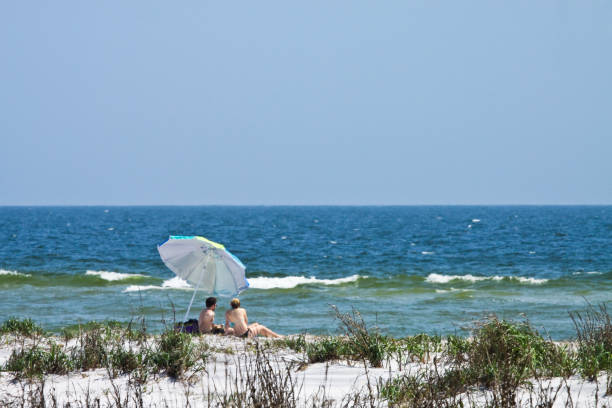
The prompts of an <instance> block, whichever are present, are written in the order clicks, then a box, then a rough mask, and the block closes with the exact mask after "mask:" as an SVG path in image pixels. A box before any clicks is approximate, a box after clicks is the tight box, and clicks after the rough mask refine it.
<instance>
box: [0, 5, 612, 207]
mask: <svg viewBox="0 0 612 408" xmlns="http://www.w3.org/2000/svg"><path fill="white" fill-rule="evenodd" d="M0 56H1V57H0V59H1V62H0V152H1V153H0V205H209V204H230V205H319V204H321V205H345V204H349V205H423V204H434V205H438V204H440V205H446V204H450V205H455V204H459V205H462V204H467V205H469V204H612V177H611V176H612V2H611V1H609V0H593V1H589V0H585V1H570V0H558V1H546V0H542V1H535V2H534V1H531V0H528V1H522V0H512V1H491V0H486V1H450V0H448V1H437V0H422V1H416V0H414V1H413V0H401V1H392V0H389V1H383V2H373V1H359V0H335V1H308V2H288V1H257V2H227V1H214V2H213V1H205V0H197V1H191V0H185V1H180V2H168V1H151V0H147V1H144V0H143V1H137V0H134V1H128V2H126V1H116V0H108V1H99V2H87V1H85V2H84V1H81V0H78V1H76V0H75V1H39V2H27V1H4V2H1V3H0Z"/></svg>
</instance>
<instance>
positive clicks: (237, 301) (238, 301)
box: [230, 298, 240, 309]
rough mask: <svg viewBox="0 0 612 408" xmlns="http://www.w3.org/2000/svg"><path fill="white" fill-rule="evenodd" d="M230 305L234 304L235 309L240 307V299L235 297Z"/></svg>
mask: <svg viewBox="0 0 612 408" xmlns="http://www.w3.org/2000/svg"><path fill="white" fill-rule="evenodd" d="M230 306H232V308H233V309H238V308H239V307H240V299H238V298H233V299H232V300H231V302H230Z"/></svg>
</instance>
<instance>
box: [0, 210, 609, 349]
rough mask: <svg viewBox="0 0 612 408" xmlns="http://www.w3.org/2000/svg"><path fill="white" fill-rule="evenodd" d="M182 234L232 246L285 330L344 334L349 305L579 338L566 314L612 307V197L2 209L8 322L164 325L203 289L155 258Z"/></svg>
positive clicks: (423, 322)
mask: <svg viewBox="0 0 612 408" xmlns="http://www.w3.org/2000/svg"><path fill="white" fill-rule="evenodd" d="M169 235H202V236H205V237H207V238H209V239H211V240H214V241H217V242H221V243H223V244H225V245H226V247H227V248H228V249H229V250H230V251H232V253H233V254H235V255H236V256H237V257H239V258H240V259H241V260H242V261H243V263H244V264H245V265H246V266H247V278H248V279H249V282H250V284H251V288H250V289H249V290H247V291H246V292H244V293H243V294H242V295H241V296H240V298H241V300H242V302H243V305H244V306H245V307H246V308H247V310H248V312H249V318H250V320H251V321H259V322H261V323H263V324H265V325H267V326H269V327H271V328H273V329H274V330H276V331H278V332H281V333H285V334H288V333H300V332H309V333H334V332H336V330H337V322H336V321H335V320H334V319H333V314H332V312H331V308H330V305H337V306H338V307H339V308H340V310H342V311H349V310H350V309H351V307H355V308H357V309H358V310H359V311H361V313H362V314H363V315H364V317H365V318H366V320H367V321H368V322H370V323H372V324H377V325H378V326H379V327H380V328H381V329H382V331H383V332H385V333H388V334H392V335H395V336H404V335H412V334H415V333H418V332H427V333H433V334H449V333H457V334H465V333H466V332H465V330H464V329H465V327H469V325H470V324H471V323H472V322H473V321H475V320H478V319H480V318H482V317H483V316H486V315H488V314H491V313H495V314H497V315H498V316H500V317H504V318H509V319H522V318H524V316H527V318H529V320H530V321H531V322H532V323H533V324H534V325H535V326H536V327H538V328H540V329H543V330H545V331H546V332H547V333H549V334H550V335H551V336H552V337H553V338H558V339H559V338H569V337H571V336H573V327H572V324H571V321H570V319H569V317H568V311H572V310H581V309H583V308H584V306H585V302H586V300H588V301H589V302H591V303H601V302H610V300H612V292H611V291H610V290H611V289H612V207H610V206H586V207H580V206H572V207H562V206H560V207H557V206H554V207H530V206H525V207H522V206H510V207H496V206H494V207H486V206H485V207H476V206H474V207H463V206H460V207H444V206H424V207H32V208H30V207H0V244H1V245H0V316H1V317H2V320H4V319H6V318H8V317H9V316H16V317H20V318H21V317H31V318H33V319H34V320H36V321H37V322H39V323H41V324H42V325H43V326H44V327H45V328H46V329H49V330H57V329H58V328H60V327H63V326H67V325H71V324H75V323H78V322H86V321H89V320H105V319H114V320H120V321H130V320H134V319H138V318H139V317H143V316H144V317H145V319H146V321H147V325H148V326H149V327H150V328H151V329H152V330H161V329H162V328H163V326H164V324H167V323H168V322H171V321H172V320H173V318H174V313H173V308H174V311H175V314H176V318H177V319H179V320H180V319H182V317H183V314H184V313H185V310H186V307H187V305H188V303H189V300H190V297H191V294H192V289H190V288H189V287H187V286H186V285H185V283H184V282H181V281H179V280H177V279H176V278H174V275H173V273H172V272H171V271H170V270H168V269H167V268H166V267H165V266H164V264H163V263H162V262H161V260H160V258H159V255H158V253H157V245H158V244H161V243H163V242H164V241H165V240H166V239H167V238H168V236H169ZM204 298H205V295H204V294H200V295H199V296H198V297H197V298H196V302H195V304H196V305H197V306H196V308H194V311H193V312H192V313H191V315H192V317H195V316H196V315H197V310H196V309H197V308H199V307H201V306H202V304H203V301H204ZM228 300H229V299H225V298H220V299H219V301H220V303H221V306H220V307H219V309H218V311H219V312H222V311H223V310H224V309H225V305H226V304H227V303H228ZM218 314H219V316H218V317H219V318H220V317H221V316H222V313H218Z"/></svg>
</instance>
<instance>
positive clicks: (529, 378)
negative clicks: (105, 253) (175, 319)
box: [0, 304, 612, 407]
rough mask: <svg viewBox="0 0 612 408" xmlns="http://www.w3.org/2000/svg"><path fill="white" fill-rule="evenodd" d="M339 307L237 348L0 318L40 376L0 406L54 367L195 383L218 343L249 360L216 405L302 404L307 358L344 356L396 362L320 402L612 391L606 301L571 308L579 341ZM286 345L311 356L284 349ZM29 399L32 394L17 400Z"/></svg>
mask: <svg viewBox="0 0 612 408" xmlns="http://www.w3.org/2000/svg"><path fill="white" fill-rule="evenodd" d="M334 311H335V313H336V320H337V322H338V323H339V326H340V329H341V333H340V334H339V335H337V336H319V337H314V336H308V335H297V336H290V337H286V338H284V339H278V340H263V341H246V343H245V344H248V347H246V348H245V349H244V350H243V351H242V352H240V353H236V351H235V350H233V349H232V348H231V347H228V348H227V349H223V348H218V347H216V346H213V345H211V344H209V339H210V337H209V336H207V335H204V336H200V335H190V334H185V333H180V332H177V331H175V330H173V329H169V330H166V331H164V332H163V333H161V334H159V335H151V334H148V333H147V332H146V328H145V326H144V325H133V324H131V323H128V324H121V323H119V322H115V321H107V322H90V323H87V324H84V325H79V326H71V327H68V328H65V329H63V330H62V331H61V334H60V335H57V334H49V333H46V332H45V331H44V330H43V329H42V328H41V327H40V326H38V325H36V324H35V323H34V322H33V321H32V320H30V319H25V320H18V319H14V318H11V319H8V320H6V321H5V322H4V323H3V324H2V326H1V327H0V334H1V339H2V347H3V348H6V347H11V350H12V351H11V354H10V356H9V357H8V359H7V361H6V363H5V364H3V365H2V367H1V371H3V372H4V374H3V375H9V376H11V377H12V378H13V380H14V381H20V382H24V383H28V384H31V386H30V388H29V390H30V391H28V393H26V391H25V389H26V388H23V390H24V391H23V394H22V395H21V396H19V398H17V399H12V400H11V399H10V398H6V397H5V398H4V399H0V405H1V406H51V405H40V404H39V405H35V404H34V402H36V401H38V400H40V397H41V395H42V394H40V390H38V388H36V387H34V388H32V384H34V385H36V386H38V387H40V386H41V384H43V385H44V383H45V381H46V380H45V379H46V377H47V376H49V375H67V374H69V373H79V372H80V373H84V372H88V371H91V370H96V369H103V370H105V371H106V373H107V376H108V379H109V381H111V383H112V381H113V379H116V378H117V377H118V376H122V375H123V376H125V375H127V376H129V379H130V384H131V387H132V388H131V391H130V392H131V393H132V394H130V396H129V398H127V399H126V400H125V401H128V402H129V401H138V393H139V392H142V387H145V385H146V384H147V381H149V380H150V379H151V378H156V377H157V378H159V377H160V376H167V377H169V378H172V379H174V380H176V381H186V382H189V381H193V379H194V378H197V377H198V376H202V375H205V373H206V372H207V366H208V364H209V361H210V359H211V358H212V357H213V356H214V355H215V354H216V353H226V354H228V355H234V354H235V353H236V355H235V358H237V359H238V360H237V361H238V362H241V364H238V365H237V366H240V367H243V368H242V370H245V371H244V372H241V373H240V380H238V377H237V376H238V374H237V373H234V375H233V376H231V375H229V374H228V378H227V380H226V387H225V391H224V392H219V391H218V390H215V391H214V392H212V393H211V391H210V390H209V395H208V398H209V401H208V403H209V406H232V407H233V406H236V407H238V406H240V407H242V406H244V407H267V406H270V407H285V406H298V405H299V404H298V400H299V398H298V396H297V394H296V393H297V392H298V391H297V390H296V384H297V379H296V374H295V373H297V372H298V371H300V370H304V369H307V367H308V366H309V365H313V364H317V363H325V364H328V365H329V364H334V362H342V361H346V362H351V364H356V365H361V366H363V368H364V370H365V372H366V374H367V372H368V370H373V369H379V368H381V367H384V368H387V369H389V370H391V369H392V368H393V370H394V371H395V375H393V376H389V377H388V378H378V379H377V380H376V381H374V382H370V380H369V379H368V382H367V386H366V387H364V388H363V389H361V390H357V391H354V392H352V393H350V394H347V395H346V396H345V398H344V399H343V401H337V400H335V401H327V400H326V392H325V389H324V388H323V389H322V390H320V392H318V393H317V394H316V395H315V396H313V397H311V400H310V403H311V404H313V405H311V406H368V407H372V406H398V407H438V406H443V407H463V406H466V404H467V406H491V407H516V406H519V405H520V404H519V403H518V401H519V400H520V397H519V396H520V395H521V394H524V393H525V392H529V395H530V398H532V402H533V401H537V404H536V405H532V406H538V407H547V406H552V404H553V403H554V402H555V400H557V399H559V398H562V397H561V396H562V395H563V394H564V393H565V394H566V395H567V396H568V398H570V399H571V390H570V388H569V386H567V387H565V388H563V387H562V386H558V388H557V390H556V392H555V393H552V392H545V391H544V390H545V388H546V387H545V384H546V382H547V381H550V379H553V378H557V379H560V382H559V384H564V382H563V381H565V384H567V380H568V379H570V378H576V377H580V378H582V379H583V380H584V381H586V382H592V381H596V380H597V379H598V377H600V376H602V375H605V376H606V380H605V384H604V385H605V388H606V392H605V395H610V394H612V380H611V379H610V378H611V377H612V375H611V374H612V325H611V324H610V315H609V314H608V311H607V308H606V306H605V305H604V304H602V305H600V306H597V307H595V306H592V305H587V307H586V309H585V310H584V311H583V312H581V313H574V314H571V315H570V318H568V324H572V323H573V325H574V327H575V329H576V339H575V340H574V341H571V342H554V341H552V340H550V339H548V338H546V337H545V336H543V335H541V334H540V333H539V332H538V331H537V330H535V329H534V328H533V327H532V326H531V325H530V324H529V322H528V321H521V322H512V321H506V320H500V319H498V318H496V317H488V318H486V319H483V320H481V321H479V322H477V323H475V324H474V326H473V328H472V336H471V337H469V338H462V337H458V336H447V337H441V336H430V335H425V334H419V335H416V336H408V337H403V338H393V337H390V336H386V335H384V334H382V333H380V332H379V330H378V329H377V328H375V327H368V326H367V325H366V324H365V322H364V320H363V319H362V317H361V315H360V313H359V312H358V311H357V310H354V309H353V310H352V311H350V312H348V313H343V312H341V311H339V310H338V309H334ZM279 350H287V351H289V352H293V353H294V354H296V355H298V356H302V358H301V359H298V360H297V361H296V360H295V359H294V360H292V361H290V362H288V361H286V360H279V358H278V354H277V353H276V352H278V351H279ZM244 367H246V368H244ZM415 367H418V369H415ZM409 368H411V369H409ZM228 384H229V385H228ZM534 384H535V385H536V386H534ZM538 384H539V388H537V385H538ZM139 387H140V388H139ZM43 388H44V387H43ZM298 388H299V387H298ZM36 390H38V391H36ZM43 393H44V390H43ZM482 395H486V404H485V405H482ZM596 395H597V394H596ZM478 396H480V397H478ZM141 397H142V395H141V396H140V400H141V401H142V398H141ZM0 398H2V397H0ZM37 398H38V399H37ZM122 398H124V399H125V398H126V397H125V396H124V397H121V396H117V398H115V399H114V400H112V401H114V402H113V403H111V402H112V401H111V400H109V404H110V405H109V406H128V405H129V406H132V405H130V404H129V403H127V405H124V404H123V403H122V402H121V401H123V400H122ZM595 398H598V397H597V396H596V397H595ZM26 400H27V401H29V402H30V404H29V405H28V404H22V405H19V404H18V403H17V402H18V401H21V402H22V403H23V402H24V401H26ZM470 401H472V402H471V403H470ZM39 402H40V401H39ZM213 402H214V403H213ZM332 402H333V403H332ZM594 403H595V404H597V401H594ZM215 404H216V405H215ZM300 404H301V403H300ZM317 404H323V405H317ZM326 404H327V405H326ZM334 404H336V405H334ZM343 404H344V405H343ZM534 404H535V402H534ZM521 406H524V405H521ZM527 406H529V405H527Z"/></svg>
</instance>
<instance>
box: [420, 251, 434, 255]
mask: <svg viewBox="0 0 612 408" xmlns="http://www.w3.org/2000/svg"><path fill="white" fill-rule="evenodd" d="M433 254H435V252H434V251H421V255H433Z"/></svg>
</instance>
